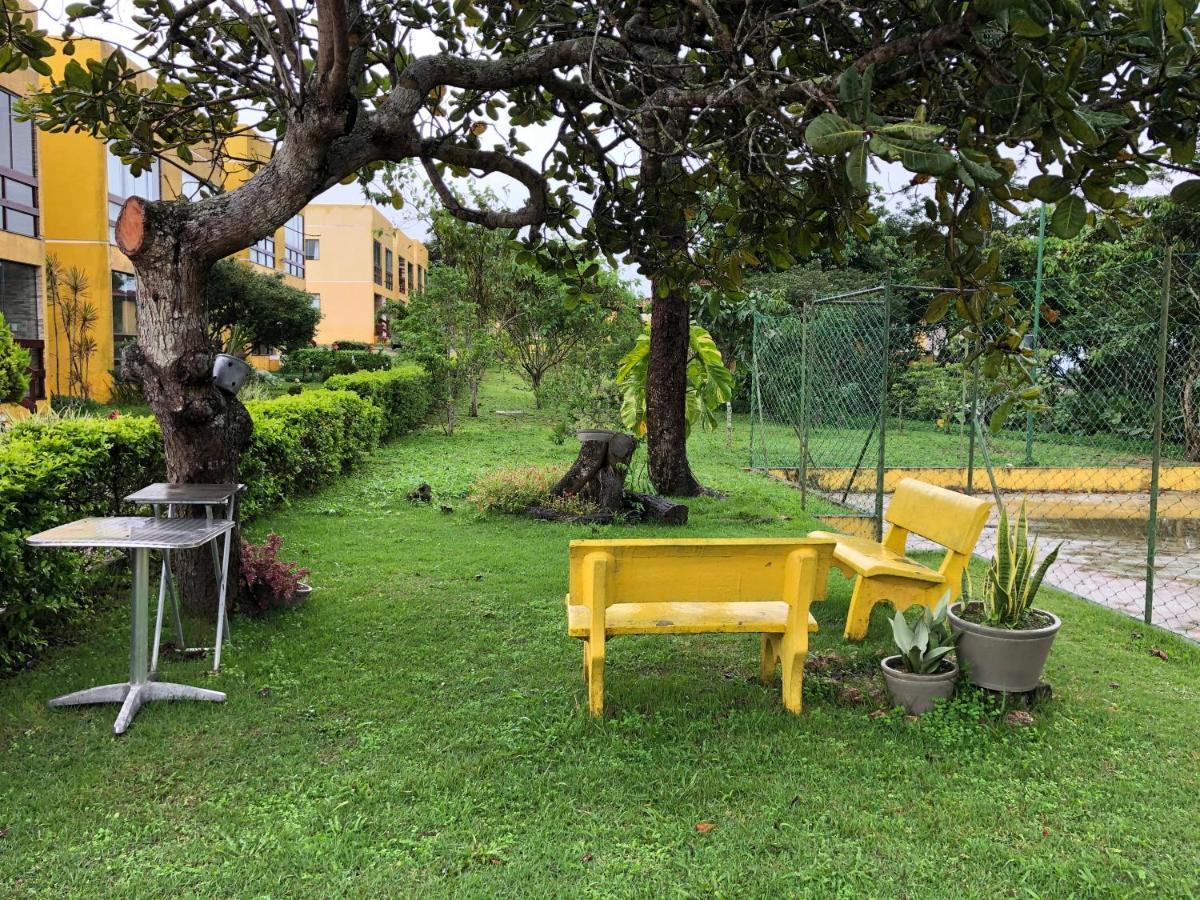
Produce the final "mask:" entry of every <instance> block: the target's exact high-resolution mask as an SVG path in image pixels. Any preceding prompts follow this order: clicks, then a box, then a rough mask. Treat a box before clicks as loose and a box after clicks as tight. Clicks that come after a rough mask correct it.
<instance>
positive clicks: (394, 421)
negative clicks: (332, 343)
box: [325, 363, 433, 438]
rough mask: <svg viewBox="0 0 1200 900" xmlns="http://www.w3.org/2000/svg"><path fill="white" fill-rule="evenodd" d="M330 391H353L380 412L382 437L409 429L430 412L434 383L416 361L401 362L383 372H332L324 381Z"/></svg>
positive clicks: (393, 435) (389, 436)
mask: <svg viewBox="0 0 1200 900" xmlns="http://www.w3.org/2000/svg"><path fill="white" fill-rule="evenodd" d="M325 387H327V388H329V389H330V390H333V391H352V392H354V393H355V394H358V396H360V397H362V398H363V399H365V400H369V401H370V402H371V403H373V404H375V405H376V406H377V407H379V409H380V410H381V411H382V412H383V437H385V438H393V437H396V436H397V435H401V434H403V433H404V432H406V431H412V430H413V429H414V428H416V427H417V426H418V425H420V424H421V423H422V422H423V421H424V420H425V416H427V415H428V414H429V408H430V407H431V406H432V405H433V385H432V383H431V381H430V378H429V373H427V372H426V371H425V369H423V368H422V367H421V366H419V365H417V364H416V363H401V364H400V365H398V366H395V367H394V368H391V369H388V370H386V371H383V372H358V373H356V374H354V375H334V376H333V377H331V378H329V379H327V380H326V381H325Z"/></svg>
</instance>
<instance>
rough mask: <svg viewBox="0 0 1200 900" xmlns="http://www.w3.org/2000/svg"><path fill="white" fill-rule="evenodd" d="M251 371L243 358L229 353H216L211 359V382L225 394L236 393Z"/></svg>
mask: <svg viewBox="0 0 1200 900" xmlns="http://www.w3.org/2000/svg"><path fill="white" fill-rule="evenodd" d="M252 371H253V369H252V368H251V367H250V364H249V363H248V362H246V361H245V360H244V359H238V358H237V357H236V356H232V355H231V354H229V353H218V354H217V355H216V358H215V359H214V360H213V370H212V376H213V384H215V385H216V386H217V387H218V388H220V389H221V390H223V391H224V392H225V393H227V394H237V392H238V391H240V390H241V389H242V385H243V384H245V383H246V378H247V376H249V374H250V373H251V372H252Z"/></svg>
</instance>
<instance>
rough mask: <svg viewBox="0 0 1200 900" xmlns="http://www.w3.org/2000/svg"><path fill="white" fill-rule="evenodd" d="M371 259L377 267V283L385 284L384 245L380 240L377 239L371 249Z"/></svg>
mask: <svg viewBox="0 0 1200 900" xmlns="http://www.w3.org/2000/svg"><path fill="white" fill-rule="evenodd" d="M371 259H372V261H373V263H374V268H375V283H376V284H383V245H382V244H381V243H379V241H375V246H374V247H373V248H372V251H371Z"/></svg>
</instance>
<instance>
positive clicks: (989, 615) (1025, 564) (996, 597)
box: [968, 503, 1062, 628]
mask: <svg viewBox="0 0 1200 900" xmlns="http://www.w3.org/2000/svg"><path fill="white" fill-rule="evenodd" d="M1037 549H1038V541H1037V538H1036V537H1035V538H1034V539H1033V542H1032V543H1030V542H1029V518H1028V517H1027V515H1026V513H1025V504H1024V503H1022V504H1021V508H1020V509H1019V510H1018V511H1017V521H1016V524H1015V525H1013V526H1011V527H1010V524H1009V520H1008V511H1007V510H1006V509H1005V508H1004V507H1003V506H1001V507H1000V523H999V525H998V527H997V529H996V555H995V556H994V557H993V558H992V562H991V565H989V566H988V569H987V573H986V574H985V575H984V579H983V591H982V592H981V593H980V595H979V596H978V597H976V599H978V600H979V601H980V602H981V603H982V605H983V618H984V623H985V624H987V625H991V626H993V627H995V628H1017V627H1020V625H1021V624H1022V623H1023V622H1024V621H1025V619H1026V617H1027V615H1028V613H1029V610H1030V608H1031V607H1032V606H1033V600H1034V597H1035V596H1036V595H1037V592H1038V589H1039V588H1041V586H1042V579H1043V578H1045V577H1046V570H1047V569H1049V568H1050V565H1051V564H1052V563H1053V562H1054V560H1056V559H1057V558H1058V551H1059V550H1060V549H1062V544H1059V545H1058V546H1057V547H1055V548H1054V549H1053V550H1051V551H1050V552H1049V553H1048V554H1046V557H1045V558H1044V559H1043V560H1042V561H1041V563H1040V564H1036V560H1037ZM1035 565H1036V568H1035ZM968 580H969V576H968ZM969 587H970V585H968V589H969Z"/></svg>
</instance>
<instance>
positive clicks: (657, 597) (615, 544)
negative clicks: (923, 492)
mask: <svg viewBox="0 0 1200 900" xmlns="http://www.w3.org/2000/svg"><path fill="white" fill-rule="evenodd" d="M834 545H835V541H834V539H833V538H832V537H829V538H817V539H814V538H768V539H761V538H728V539H726V538H695V539H691V540H689V539H665V540H655V539H650V540H626V541H572V542H571V548H570V559H571V575H570V593H569V594H567V633H568V634H569V635H570V636H571V637H575V638H581V639H582V640H583V677H584V679H585V681H586V683H587V687H588V708H589V709H590V710H591V713H592V715H595V716H598V715H600V714H601V713H602V712H603V711H604V656H605V643H606V641H607V639H608V638H610V637H615V636H616V635H621V634H703V633H707V632H724V633H750V634H759V633H761V634H762V646H761V652H760V665H759V677H760V678H761V679H762V680H763V681H764V682H768V683H769V682H770V681H771V680H772V679H773V678H774V677H775V669H776V666H777V665H779V664H780V663H782V664H783V704H784V706H785V707H787V708H788V709H789V710H791V711H792V712H794V713H798V712H800V703H801V686H802V684H803V679H804V660H805V656H806V654H807V653H808V632H809V631H816V630H817V622H816V620H815V619H814V618H813V617H812V615H811V614H810V613H809V604H810V603H811V602H812V601H813V600H814V599H823V598H824V596H825V580H826V578H827V577H828V574H829V568H830V566H831V565H832V562H833V548H834Z"/></svg>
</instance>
